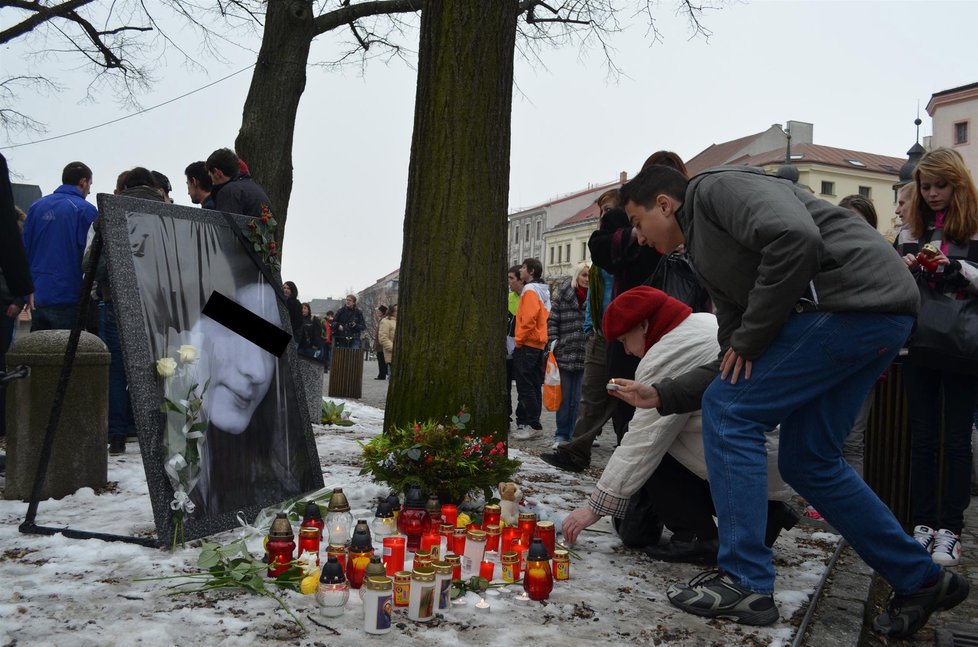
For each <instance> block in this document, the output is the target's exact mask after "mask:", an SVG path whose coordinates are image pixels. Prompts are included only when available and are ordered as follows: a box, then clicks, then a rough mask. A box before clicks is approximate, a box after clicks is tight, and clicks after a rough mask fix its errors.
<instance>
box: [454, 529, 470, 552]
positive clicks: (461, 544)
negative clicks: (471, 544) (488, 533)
mask: <svg viewBox="0 0 978 647" xmlns="http://www.w3.org/2000/svg"><path fill="white" fill-rule="evenodd" d="M467 532H468V531H467V530H466V529H465V528H456V529H455V530H454V536H453V537H452V540H453V541H452V552H453V553H455V554H456V555H463V554H464V553H465V533H467Z"/></svg>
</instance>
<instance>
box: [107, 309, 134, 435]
mask: <svg viewBox="0 0 978 647" xmlns="http://www.w3.org/2000/svg"><path fill="white" fill-rule="evenodd" d="M98 308H99V331H98V332H99V336H100V337H101V338H102V341H104V342H105V345H106V346H108V347H109V353H111V354H112V360H111V362H110V363H109V439H112V438H122V439H125V437H126V436H128V435H129V434H130V433H132V434H133V435H135V429H136V424H135V422H134V421H133V417H132V409H130V408H129V388H128V383H127V382H126V367H125V364H124V363H123V361H122V345H121V344H120V343H119V327H118V325H117V324H116V317H115V308H113V307H112V303H111V302H106V301H103V302H102V303H100V304H98Z"/></svg>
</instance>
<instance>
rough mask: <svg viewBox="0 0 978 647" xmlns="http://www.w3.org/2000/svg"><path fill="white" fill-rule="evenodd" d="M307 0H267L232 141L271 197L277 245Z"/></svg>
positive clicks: (311, 33)
mask: <svg viewBox="0 0 978 647" xmlns="http://www.w3.org/2000/svg"><path fill="white" fill-rule="evenodd" d="M313 17H314V16H313V12H312V1H311V0H270V1H269V2H268V12H267V13H266V14H265V33H264V35H263V36H262V44H261V50H260V51H259V52H258V63H257V64H256V65H255V73H254V75H253V76H252V79H251V88H250V89H249V90H248V98H247V99H246V100H245V105H244V113H243V115H242V120H241V130H240V131H238V138H237V139H236V140H235V141H234V147H235V150H236V151H237V153H238V155H239V156H240V157H241V159H243V160H245V162H247V164H248V166H249V168H250V169H251V174H252V176H253V177H254V178H255V181H257V182H258V183H259V184H260V185H261V186H262V187H263V188H264V189H265V192H266V193H267V194H268V197H269V199H270V200H271V201H272V211H273V213H274V214H275V218H276V220H277V221H278V228H277V229H278V231H277V232H276V239H277V240H278V241H279V247H280V248H281V242H282V238H283V235H284V232H285V221H286V218H287V217H288V211H289V198H290V196H291V195H292V139H293V135H294V133H295V119H296V113H297V111H298V109H299V99H300V98H301V97H302V92H303V90H305V87H306V64H307V63H308V60H309V47H310V45H311V43H312V39H313V38H314V37H315V35H316V31H315V29H314V24H313Z"/></svg>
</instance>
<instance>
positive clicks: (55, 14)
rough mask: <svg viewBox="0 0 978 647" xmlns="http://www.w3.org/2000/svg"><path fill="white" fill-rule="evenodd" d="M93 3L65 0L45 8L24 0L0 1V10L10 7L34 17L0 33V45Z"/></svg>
mask: <svg viewBox="0 0 978 647" xmlns="http://www.w3.org/2000/svg"><path fill="white" fill-rule="evenodd" d="M92 2H94V0H67V2H63V3H61V4H59V5H55V6H53V7H46V6H44V5H42V4H41V3H40V2H25V1H24V0H0V8H4V7H10V8H13V9H23V10H24V11H33V12H34V15H33V16H31V17H30V18H28V19H26V20H23V21H21V22H19V23H17V24H16V25H14V26H13V27H8V28H7V29H4V30H3V31H0V45H2V44H3V43H7V42H9V41H12V40H13V39H15V38H18V37H19V36H23V35H24V34H27V33H29V32H31V31H33V30H34V29H36V28H37V27H38V26H40V25H42V24H43V23H45V22H47V21H49V20H53V19H55V18H65V17H66V16H67V15H68V14H71V13H74V12H75V9H78V8H79V7H83V6H85V5H87V4H90V3H92Z"/></svg>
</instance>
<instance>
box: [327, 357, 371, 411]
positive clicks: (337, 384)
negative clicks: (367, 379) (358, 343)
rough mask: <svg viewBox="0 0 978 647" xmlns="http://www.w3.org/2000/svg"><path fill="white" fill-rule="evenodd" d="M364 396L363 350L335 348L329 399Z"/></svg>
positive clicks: (330, 374)
mask: <svg viewBox="0 0 978 647" xmlns="http://www.w3.org/2000/svg"><path fill="white" fill-rule="evenodd" d="M362 394H363V350H362V349H359V348H337V347H335V346H334V347H333V359H332V362H331V363H330V367H329V397H331V398H359V397H361V395H362Z"/></svg>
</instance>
